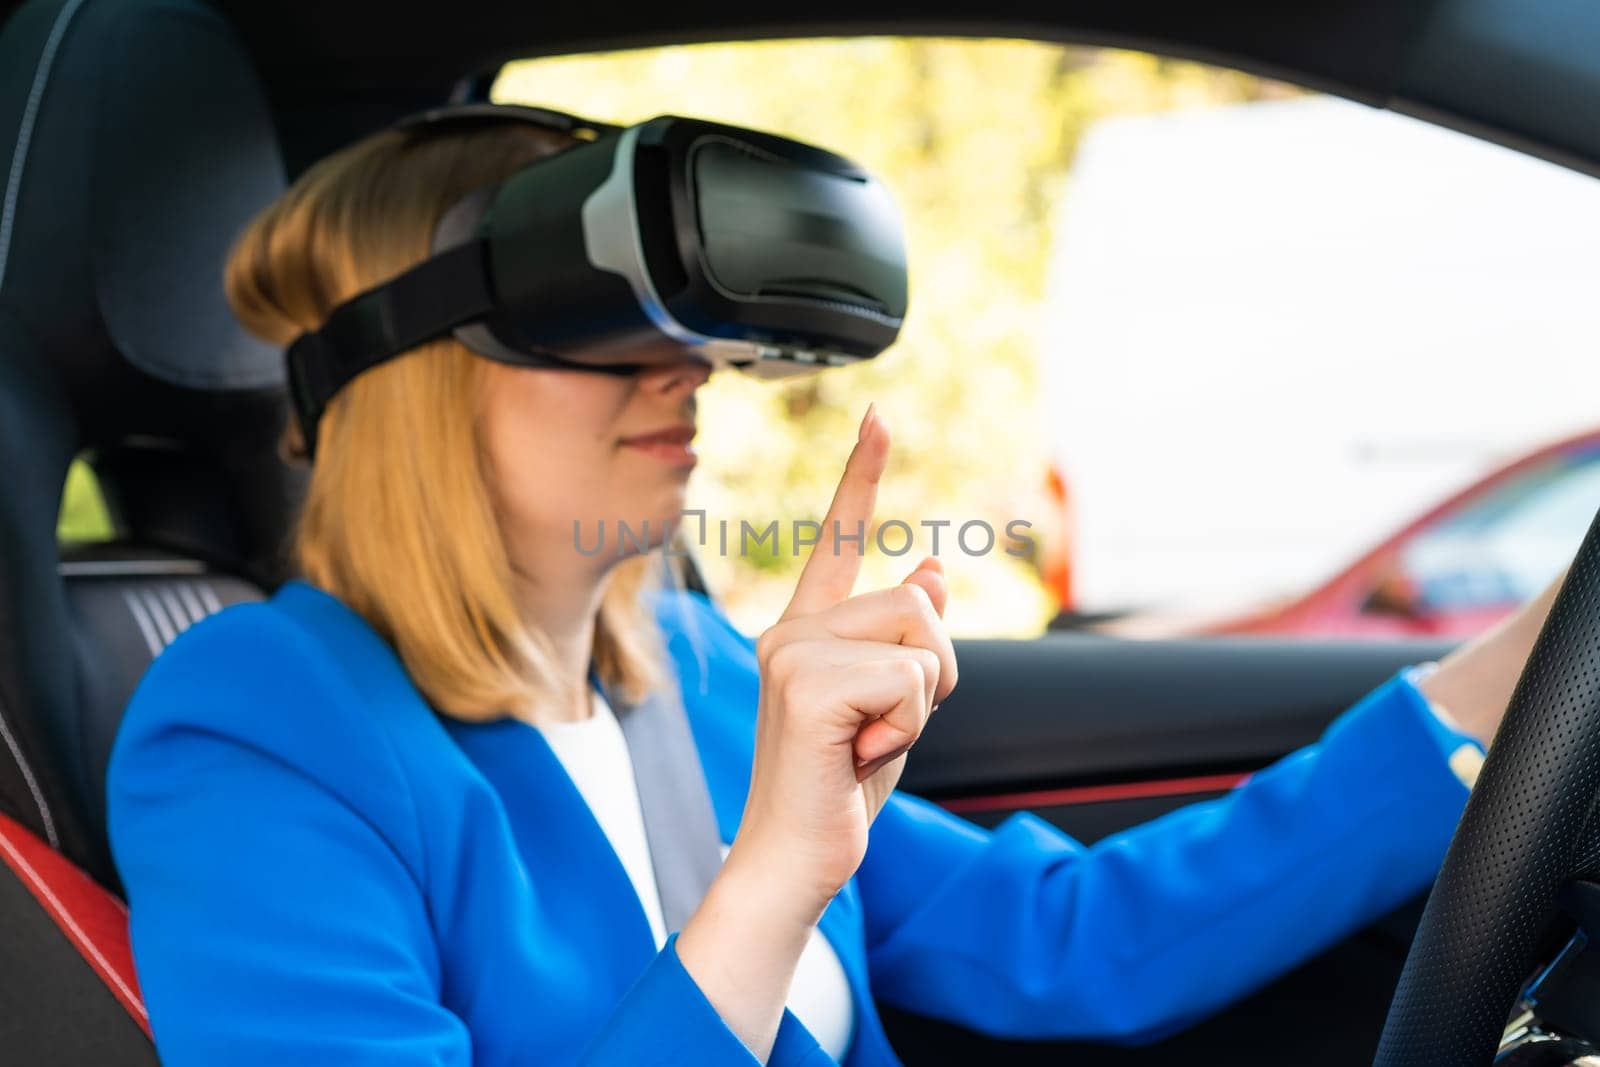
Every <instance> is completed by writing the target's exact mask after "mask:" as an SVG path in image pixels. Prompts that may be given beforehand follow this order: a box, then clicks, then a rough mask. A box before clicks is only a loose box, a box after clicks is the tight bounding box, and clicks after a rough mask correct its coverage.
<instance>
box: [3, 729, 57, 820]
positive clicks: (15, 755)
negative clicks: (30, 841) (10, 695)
mask: <svg viewBox="0 0 1600 1067" xmlns="http://www.w3.org/2000/svg"><path fill="white" fill-rule="evenodd" d="M0 737H3V738H5V742H6V748H8V749H10V750H11V758H12V759H14V760H16V761H17V769H18V770H20V771H21V772H22V780H23V781H24V782H26V783H27V786H28V792H29V793H30V794H32V796H33V802H34V804H35V805H36V806H37V807H38V809H39V817H40V818H42V819H43V820H44V835H45V837H46V838H48V839H49V841H50V847H51V848H54V849H59V848H60V847H61V839H60V838H59V837H57V836H56V823H55V820H54V819H52V818H51V817H50V805H48V804H46V803H45V802H44V793H43V792H41V791H40V789H39V783H38V781H37V780H35V779H34V777H33V770H32V768H30V767H29V766H28V761H27V760H25V759H23V758H22V746H20V745H18V744H17V739H16V738H15V737H14V736H12V733H11V728H10V727H9V726H7V725H6V717H5V712H4V710H3V709H0Z"/></svg>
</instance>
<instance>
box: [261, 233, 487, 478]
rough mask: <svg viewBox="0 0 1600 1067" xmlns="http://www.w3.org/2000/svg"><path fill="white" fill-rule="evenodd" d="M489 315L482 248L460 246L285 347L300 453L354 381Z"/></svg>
mask: <svg viewBox="0 0 1600 1067" xmlns="http://www.w3.org/2000/svg"><path fill="white" fill-rule="evenodd" d="M493 310H494V293H493V291H492V290H491V288H490V286H489V268H488V247H487V245H486V244H485V243H484V242H483V241H482V240H475V241H468V242H467V243H466V244H463V245H457V246H456V247H455V248H452V249H449V250H447V251H445V252H441V253H440V254H438V255H436V256H433V257H431V258H429V259H426V260H424V261H422V262H421V263H419V264H417V265H416V266H415V267H412V268H411V269H410V270H408V271H406V272H405V273H404V274H401V275H400V276H399V277H397V278H395V279H394V280H393V281H391V282H389V283H387V284H385V285H381V286H379V287H378V288H376V289H370V290H368V291H367V292H365V293H362V294H361V295H360V296H358V297H355V298H354V299H352V300H349V301H347V302H345V303H343V304H340V305H339V306H338V307H337V308H335V309H334V310H333V314H331V315H329V316H328V321H327V322H326V323H324V324H323V326H322V329H320V330H316V331H314V332H311V333H306V334H302V335H301V336H300V337H299V338H298V339H296V341H295V342H294V343H293V344H292V345H290V346H289V389H290V395H291V397H292V398H293V400H294V406H295V413H296V415H297V416H298V417H299V419H300V430H301V433H302V434H303V435H304V436H305V442H306V450H307V452H308V453H314V452H315V451H316V434H317V420H318V419H320V418H321V417H322V412H323V410H324V409H325V408H326V407H327V405H328V401H329V400H331V399H333V396H334V394H336V393H337V392H338V391H339V390H340V389H342V388H344V386H345V385H346V384H347V383H348V382H349V381H350V380H351V379H352V378H354V377H355V376H356V375H358V374H360V373H361V372H362V371H364V370H366V369H367V368H369V367H374V366H376V365H378V364H379V363H382V362H384V361H385V360H389V359H393V358H394V357H395V356H398V355H399V354H400V353H402V352H405V351H408V350H410V349H412V348H415V347H416V346H418V345H420V344H423V343H424V342H427V341H432V340H434V339H435V338H438V337H443V336H444V335H445V334H448V333H450V332H451V331H452V330H454V329H455V328H456V327H457V326H460V325H462V324H464V323H468V322H471V321H473V320H474V319H479V318H482V317H483V316H485V315H487V314H488V313H489V312H490V311H493Z"/></svg>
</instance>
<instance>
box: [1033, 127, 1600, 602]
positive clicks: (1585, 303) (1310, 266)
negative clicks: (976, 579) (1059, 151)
mask: <svg viewBox="0 0 1600 1067" xmlns="http://www.w3.org/2000/svg"><path fill="white" fill-rule="evenodd" d="M1040 350H1041V353H1042V354H1043V362H1044V366H1043V367H1042V369H1041V373H1042V375H1043V381H1044V383H1045V389H1046V400H1047V404H1048V408H1049V411H1050V414H1051V420H1052V427H1051V430H1050V433H1051V435H1052V447H1053V449H1054V452H1055V458H1056V461H1057V463H1058V464H1059V465H1060V468H1061V470H1062V471H1063V473H1064V474H1065V476H1066V479H1067V482H1068V485H1069V488H1070V493H1071V502H1072V509H1073V513H1074V520H1075V524H1076V530H1075V537H1074V541H1073V557H1072V559H1073V582H1074V586H1075V589H1076V595H1077V603H1076V605H1075V606H1076V607H1077V608H1079V609H1080V610H1084V611H1103V610H1120V609H1129V608H1156V607H1159V608H1161V609H1163V610H1166V611H1178V612H1183V611H1187V610H1191V609H1193V610H1197V611H1200V612H1203V613H1205V614H1207V615H1214V614H1216V613H1218V612H1229V611H1233V610H1236V609H1240V608H1243V607H1246V606H1249V605H1253V604H1256V603H1259V602H1261V601H1263V600H1266V599H1270V598H1274V597H1277V596H1280V595H1285V594H1292V593H1294V592H1297V591H1300V590H1302V589H1305V588H1308V587H1310V586H1312V585H1315V584H1316V583H1317V582H1318V581H1319V580H1320V579H1322V578H1324V577H1326V576H1327V575H1328V574H1330V573H1331V572H1332V571H1333V570H1334V569H1335V568H1336V567H1338V565H1339V564H1340V563H1342V562H1344V561H1345V560H1347V559H1349V558H1351V557H1353V556H1355V555H1357V554H1358V553H1359V552H1360V551H1361V550H1362V549H1363V548H1365V547H1367V546H1369V545H1371V544H1372V543H1373V542H1375V541H1377V540H1379V539H1380V538H1381V537H1382V536H1383V535H1385V534H1386V533H1389V532H1391V531H1393V530H1394V529H1395V528H1397V527H1398V526H1400V525H1402V524H1403V523H1404V522H1405V521H1406V520H1407V519H1409V518H1411V517H1413V516H1415V515H1417V514H1418V513H1420V512H1421V511H1422V510H1423V509H1424V508H1425V507H1426V506H1428V505H1429V504H1431V503H1434V502H1435V501H1436V500H1437V499H1439V498H1440V497H1442V496H1443V495H1445V494H1446V493H1447V492H1448V491H1449V490H1451V489H1452V488H1456V487H1459V486H1460V485H1462V484H1464V483H1466V482H1469V481H1471V480H1472V479H1473V478H1474V477H1476V476H1478V475H1480V474H1482V473H1484V472H1486V471H1488V470H1489V469H1491V468H1493V467H1495V466H1497V465H1499V464H1500V463H1502V462H1504V461H1506V460H1508V459H1510V458H1513V457H1514V456H1515V455H1516V454H1518V453H1520V452H1523V451H1527V450H1529V449H1531V448H1532V447H1534V446H1535V445H1537V444H1539V443H1541V442H1544V441H1548V440H1550V439H1553V438H1556V437H1560V436H1563V435H1565V434H1567V433H1571V432H1573V431H1576V430H1579V429H1583V428H1587V427H1590V426H1594V425H1596V424H1600V182H1597V181H1595V180H1594V179H1592V178H1589V177H1586V176H1583V175H1579V174H1576V173H1573V172H1570V171H1567V170H1564V169H1561V168H1559V167H1556V166H1554V165H1552V164H1547V163H1543V162H1540V161H1538V160H1534V159H1531V158H1529V157H1527V156H1523V155H1520V154H1517V153H1513V152H1511V151H1508V150H1504V149H1500V148H1496V147H1494V146H1492V145H1489V144H1486V143H1484V142H1481V141H1477V140H1473V139H1470V138H1468V137H1465V136H1462V135H1459V134H1455V133H1451V132H1449V131H1446V130H1442V129H1439V128H1437V127H1433V126H1428V125H1424V124H1422V123H1420V122H1417V121H1415V120H1412V119H1408V118H1405V117H1403V116H1399V115H1395V114H1392V113H1390V112H1385V111H1379V110H1374V109H1371V108H1367V107H1365V106H1362V105H1358V104H1354V103H1349V102H1346V101H1342V100H1338V99H1333V98H1327V97H1319V96H1303V97H1294V98H1289V99H1284V100H1275V101H1269V102H1261V103H1251V104H1243V105H1237V106H1229V107H1224V108H1218V109H1214V110H1208V111H1182V112H1171V113H1165V114H1161V115H1154V116H1149V117H1129V118H1118V119H1114V120H1109V121H1105V122H1103V123H1100V124H1099V125H1097V126H1096V127H1095V128H1094V129H1093V130H1091V131H1090V132H1089V133H1088V134H1087V135H1086V137H1085V139H1084V141H1083V143H1082V145H1081V148H1080V151H1079V155H1078V157H1077V160H1076V163H1075V165H1074V168H1073V170H1072V174H1071V178H1070V183H1069V186H1068V188H1067V191H1066V194H1065V200H1064V203H1063V206H1062V213H1061V215H1060V218H1059V224H1058V227H1057V233H1056V237H1055V251H1054V253H1053V264H1052V268H1051V277H1050V283H1049V303H1048V313H1047V320H1046V327H1045V335H1044V337H1042V338H1041V345H1040ZM1401 357H1403V358H1401ZM1219 379H1220V380H1222V381H1224V382H1226V383H1228V386H1229V388H1228V389H1227V390H1226V391H1225V395H1226V397H1227V399H1226V401H1224V402H1218V400H1217V399H1216V398H1217V397H1218V396H1219V395H1222V394H1220V393H1219V390H1217V389H1216V388H1215V383H1216V382H1217V381H1218V380H1219ZM1597 504H1600V501H1597ZM1573 547H1574V548H1575V547H1576V546H1575V545H1574V546H1573Z"/></svg>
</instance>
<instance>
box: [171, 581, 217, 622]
mask: <svg viewBox="0 0 1600 1067" xmlns="http://www.w3.org/2000/svg"><path fill="white" fill-rule="evenodd" d="M174 585H175V586H176V587H177V590H178V596H179V597H180V598H181V599H182V600H183V606H184V607H186V608H188V609H189V614H190V615H192V616H194V621H195V622H199V621H200V620H201V619H203V618H205V617H206V616H207V615H209V614H210V612H208V611H206V609H205V605H204V604H202V603H200V600H199V598H197V597H196V596H195V595H194V583H193V582H175V583H174Z"/></svg>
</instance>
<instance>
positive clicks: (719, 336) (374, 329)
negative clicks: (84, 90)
mask: <svg viewBox="0 0 1600 1067" xmlns="http://www.w3.org/2000/svg"><path fill="white" fill-rule="evenodd" d="M507 121H512V122H524V123H529V124H531V125H535V126H538V127H540V128H542V129H547V130H550V129H553V130H558V131H561V132H566V133H570V134H572V135H573V136H574V138H576V139H577V143H576V144H575V145H574V147H572V148H567V149H563V150H562V151H560V152H558V153H556V154H554V155H551V156H547V157H545V158H542V159H539V160H537V161H535V162H534V163H532V164H530V165H528V166H526V167H524V168H523V169H521V170H520V171H517V172H516V173H515V174H512V175H511V176H510V177H509V178H507V179H506V180H505V181H502V182H500V183H499V184H498V185H493V186H490V187H487V188H484V189H480V190H478V191H476V192H474V193H471V194H470V195H468V196H467V197H466V198H465V199H463V200H461V201H460V202H459V203H457V204H456V205H454V206H453V207H452V208H450V209H449V210H448V211H447V212H446V213H445V215H444V216H443V217H442V218H441V219H440V221H439V224H438V226H437V228H436V230H435V232H434V236H433V244H432V251H433V254H432V255H431V256H430V257H429V258H428V259H426V260H424V261H423V262H421V263H419V264H418V265H417V266H415V267H412V268H411V269H410V270H407V271H406V272H405V273H403V274H401V275H399V276H398V277H396V278H394V279H393V280H391V281H389V282H387V283H385V284H383V285H380V286H378V287H376V288H374V289H369V290H367V291H366V292H364V293H361V294H360V295H359V296H356V297H354V298H352V299H351V300H349V301H347V302H346V303H344V304H341V305H340V306H339V307H337V308H335V309H334V311H333V312H332V314H330V315H329V317H328V320H327V322H326V323H325V324H324V325H323V326H322V328H321V329H319V330H316V331H314V332H310V333H306V334H303V335H301V336H300V337H299V338H298V339H296V340H295V341H294V343H293V344H292V345H290V347H289V352H288V364H289V385H290V392H291V398H292V400H293V403H294V406H295V411H296V415H297V417H298V418H299V420H300V425H301V429H302V431H303V432H304V436H305V442H306V446H307V448H308V449H309V450H312V451H314V450H315V447H316V428H317V422H318V420H319V418H320V417H321V415H322V412H323V410H324V409H325V408H326V406H327V404H328V402H329V400H331V399H332V398H333V396H334V395H335V394H336V393H337V392H338V391H339V390H340V389H341V388H342V387H343V386H344V385H345V383H347V382H349V381H350V380H351V379H352V378H354V377H355V376H356V375H358V374H360V373H361V372H362V371H364V370H366V369H367V368H369V367H372V366H376V365H377V364H379V363H382V362H384V361H386V360H389V359H392V358H394V357H395V356H398V355H400V354H402V353H404V352H406V351H408V350H410V349H412V348H415V347H416V346H417V345H420V344H422V343H424V342H426V341H430V340H433V339H435V338H438V337H443V336H446V335H449V334H453V335H454V336H455V337H456V338H457V339H458V340H459V341H460V342H461V343H462V344H463V345H465V346H466V347H467V348H468V349H470V350H472V351H473V352H475V353H477V354H479V355H481V356H484V357H487V358H489V359H494V360H500V361H502V362H506V363H511V364H516V365H520V366H529V367H548V368H565V369H571V370H585V371H594V372H600V373H609V374H632V373H635V372H637V371H639V370H641V369H643V368H644V367H647V366H650V365H652V364H659V363H663V362H671V361H674V360H679V359H682V358H683V357H684V355H685V353H686V352H687V353H689V354H692V355H694V356H696V357H698V358H701V359H704V360H705V361H707V362H709V363H711V364H712V365H713V366H717V367H723V366H733V367H737V368H739V369H741V370H744V371H747V372H749V373H752V374H755V375H759V376H762V377H781V376H787V375H791V374H797V373H805V372H808V371H813V370H816V369H818V368H820V367H824V366H838V365H843V364H848V363H853V362H856V361H858V360H863V359H871V358H872V357H873V356H876V355H877V354H878V353H880V352H882V351H883V350H884V349H886V348H888V347H889V346H890V345H891V344H893V343H894V340H895V338H896V337H897V336H898V334H899V332H900V325H901V322H902V321H903V320H904V318H905V314H906V256H905V241H904V236H903V233H902V229H901V223H900V218H899V213H898V212H897V211H896V209H895V206H894V203H893V201H892V200H891V198H890V196H889V194H888V192H887V190H885V188H884V187H883V185H882V184H881V183H879V182H878V181H877V180H875V179H874V178H873V177H872V176H871V175H870V174H868V173H867V172H866V171H864V170H862V169H861V168H860V167H859V166H857V165H856V164H854V163H852V162H850V161H849V160H848V159H844V158H843V157H841V156H837V155H834V154H833V153H831V152H827V151H824V150H822V149H820V148H815V147H812V146H810V145H805V144H801V143H800V142H798V141H791V140H788V139H786V138H783V137H777V136H773V135H771V134H766V133H758V132H756V131H754V130H746V129H740V128H738V127H735V126H724V125H720V124H718V123H714V122H703V121H700V120H697V119H685V118H676V117H673V116H662V117H660V118H655V119H651V120H650V121H648V122H644V123H641V124H639V125H636V126H629V127H626V128H622V127H617V126H609V125H606V124H603V123H594V122H588V121H586V120H583V119H578V118H575V117H573V116H570V115H564V114H562V113H560V112H554V111H548V110H545V109H543V108H531V107H520V106H513V105H500V104H473V105H463V106H456V107H449V108H442V109H439V110H435V111H429V112H424V113H422V114H420V115H417V116H414V117H412V118H410V119H407V120H404V121H403V122H401V123H400V124H399V125H400V128H402V129H405V130H411V131H419V132H425V131H428V130H433V129H440V128H446V127H449V128H461V127H465V126H470V125H473V124H478V125H483V124H490V123H504V122H507Z"/></svg>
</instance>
